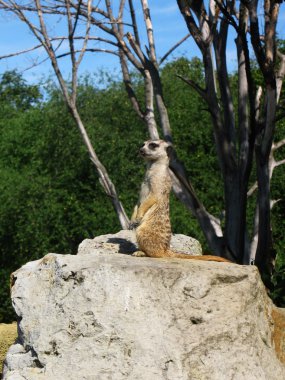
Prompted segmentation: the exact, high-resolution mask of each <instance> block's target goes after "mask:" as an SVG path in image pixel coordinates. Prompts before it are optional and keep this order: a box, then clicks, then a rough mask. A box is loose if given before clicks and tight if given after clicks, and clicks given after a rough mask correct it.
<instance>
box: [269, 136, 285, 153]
mask: <svg viewBox="0 0 285 380" xmlns="http://www.w3.org/2000/svg"><path fill="white" fill-rule="evenodd" d="M284 145H285V138H284V139H282V140H280V141H278V142H277V143H273V144H272V150H273V151H275V150H277V149H279V148H281V147H282V146H284Z"/></svg>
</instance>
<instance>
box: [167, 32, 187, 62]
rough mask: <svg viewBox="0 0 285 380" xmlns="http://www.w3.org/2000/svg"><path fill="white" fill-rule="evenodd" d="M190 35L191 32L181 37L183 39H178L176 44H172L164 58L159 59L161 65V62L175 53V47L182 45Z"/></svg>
mask: <svg viewBox="0 0 285 380" xmlns="http://www.w3.org/2000/svg"><path fill="white" fill-rule="evenodd" d="M190 36H191V34H190V33H188V34H187V35H186V36H185V37H183V38H181V40H180V41H178V42H177V43H176V44H175V45H174V46H172V48H171V49H169V50H168V51H167V52H166V53H165V54H164V56H163V57H162V58H160V60H159V65H161V64H162V63H163V62H164V61H165V60H166V58H167V57H168V56H169V55H170V54H171V53H173V51H174V50H175V49H177V48H178V47H179V46H180V45H182V44H183V42H184V41H186V40H187V39H188V38H189V37H190Z"/></svg>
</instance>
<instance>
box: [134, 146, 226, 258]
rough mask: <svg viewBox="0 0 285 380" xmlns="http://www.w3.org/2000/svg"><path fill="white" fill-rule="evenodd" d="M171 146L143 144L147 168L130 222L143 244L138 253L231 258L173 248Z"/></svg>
mask: <svg viewBox="0 0 285 380" xmlns="http://www.w3.org/2000/svg"><path fill="white" fill-rule="evenodd" d="M171 150H172V146H171V144H170V143H167V142H166V141H164V140H149V141H146V142H145V143H144V145H143V146H142V147H141V148H140V151H139V152H140V155H141V156H142V157H143V158H144V160H145V161H146V162H147V171H146V175H145V178H144V181H143V183H142V186H141V191H140V197H139V202H138V204H137V206H136V207H135V209H134V212H133V215H132V218H131V224H130V227H131V228H135V230H136V238H137V243H138V247H139V251H137V252H135V253H134V256H149V257H157V258H159V257H169V258H171V257H172V258H183V259H191V260H207V261H221V262H228V260H226V259H224V258H222V257H218V256H211V255H204V256H191V255H188V254H183V253H176V252H174V251H172V250H171V249H170V240H171V224H170V217H169V194H170V191H171V187H172V181H171V177H170V171H169V155H170V152H171Z"/></svg>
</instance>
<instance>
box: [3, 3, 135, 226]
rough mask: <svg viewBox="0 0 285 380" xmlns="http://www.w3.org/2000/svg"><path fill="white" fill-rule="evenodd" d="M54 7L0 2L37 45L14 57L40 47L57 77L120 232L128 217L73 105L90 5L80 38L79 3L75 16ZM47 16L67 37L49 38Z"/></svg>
mask: <svg viewBox="0 0 285 380" xmlns="http://www.w3.org/2000/svg"><path fill="white" fill-rule="evenodd" d="M55 3H57V4H54V6H53V7H52V9H51V8H50V2H49V1H41V0H35V1H33V2H32V3H31V4H30V3H27V4H22V3H21V2H16V1H10V0H8V1H1V2H0V7H1V8H2V9H3V10H6V11H10V12H12V13H13V14H14V15H16V16H17V17H18V18H19V19H20V20H21V21H23V22H24V23H25V24H26V25H27V27H28V28H29V30H30V31H31V32H32V34H33V35H34V37H35V38H36V40H38V42H39V44H38V45H36V46H35V47H33V48H31V49H27V50H24V51H22V52H17V53H15V54H21V53H26V52H27V51H31V50H34V49H38V48H40V47H43V48H44V49H45V51H46V54H47V56H48V58H49V59H50V62H51V64H52V67H53V70H54V73H55V75H56V77H57V80H58V83H59V85H60V89H61V91H62V94H63V97H64V100H65V103H66V105H67V108H68V110H69V112H70V114H71V116H72V118H73V120H74V121H75V123H76V125H77V127H78V129H79V131H80V134H81V137H82V139H83V142H84V144H85V146H86V148H87V151H88V153H89V157H90V159H91V161H92V163H93V164H94V166H95V168H96V171H97V173H98V175H99V180H100V183H101V185H102V187H103V189H104V191H105V193H106V194H107V196H108V197H110V199H111V202H112V204H113V207H114V209H115V211H116V213H117V215H118V218H119V221H120V224H121V226H122V228H124V229H127V228H128V226H129V220H128V217H127V215H126V213H125V210H124V208H123V206H122V204H121V202H120V200H119V197H118V195H117V192H116V189H115V186H114V184H113V183H112V181H111V179H110V177H109V175H108V172H107V170H106V168H105V167H104V165H103V164H102V163H101V161H100V160H99V158H98V156H97V154H96V152H95V150H94V147H93V145H92V143H91V141H90V138H89V136H88V133H87V131H86V128H85V127H84V124H83V122H82V119H81V117H80V114H79V112H78V108H77V104H76V100H77V86H78V69H79V66H80V63H81V62H82V59H83V57H84V54H85V53H86V52H87V51H90V48H89V47H88V42H89V40H93V37H92V36H91V35H90V29H91V14H92V1H91V0H87V2H86V4H85V10H86V22H85V30H84V31H82V30H80V35H78V33H77V28H78V25H79V16H80V12H79V10H80V4H81V1H79V2H78V10H77V11H76V12H73V6H72V2H71V1H70V0H64V1H55ZM59 7H64V12H61V11H60V8H59ZM50 13H52V14H57V13H60V14H61V15H64V17H65V22H66V26H67V28H66V30H67V33H66V35H65V36H51V33H49V31H48V25H47V23H46V20H45V16H46V15H47V14H50ZM31 16H32V17H31ZM35 16H36V17H35ZM63 41H68V46H69V48H68V52H67V53H64V54H58V53H57V50H58V48H59V47H60V45H61V44H62V42H63ZM78 41H79V42H81V46H79V47H77V44H78ZM91 51H94V49H92V50H91ZM110 52H111V51H110ZM114 53H115V52H114ZM15 54H14V55H15ZM12 55H13V54H12ZM12 55H9V56H12ZM66 55H68V56H70V61H71V84H70V83H69V82H67V81H66V80H65V79H64V77H63V74H62V71H61V69H60V65H59V62H58V61H59V59H60V58H62V57H64V56H66ZM9 56H3V57H1V58H7V57H9Z"/></svg>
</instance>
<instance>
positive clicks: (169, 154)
mask: <svg viewBox="0 0 285 380" xmlns="http://www.w3.org/2000/svg"><path fill="white" fill-rule="evenodd" d="M166 153H167V156H168V157H169V158H170V157H171V155H172V153H173V146H172V145H168V146H167V147H166Z"/></svg>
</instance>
